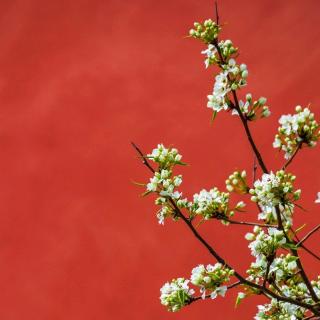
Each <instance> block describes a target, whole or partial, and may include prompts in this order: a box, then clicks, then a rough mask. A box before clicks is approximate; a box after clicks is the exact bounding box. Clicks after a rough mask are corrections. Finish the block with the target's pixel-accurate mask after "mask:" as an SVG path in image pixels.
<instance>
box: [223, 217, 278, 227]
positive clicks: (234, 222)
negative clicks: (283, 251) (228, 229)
mask: <svg viewBox="0 0 320 320" xmlns="http://www.w3.org/2000/svg"><path fill="white" fill-rule="evenodd" d="M221 220H224V221H226V222H229V223H230V224H240V225H244V226H258V227H262V228H276V227H277V226H276V225H274V224H265V223H257V222H247V221H235V220H230V219H221Z"/></svg>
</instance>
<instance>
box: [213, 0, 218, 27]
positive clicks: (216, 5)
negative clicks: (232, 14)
mask: <svg viewBox="0 0 320 320" xmlns="http://www.w3.org/2000/svg"><path fill="white" fill-rule="evenodd" d="M214 6H215V9H216V23H217V25H219V12H218V3H217V1H215V2H214Z"/></svg>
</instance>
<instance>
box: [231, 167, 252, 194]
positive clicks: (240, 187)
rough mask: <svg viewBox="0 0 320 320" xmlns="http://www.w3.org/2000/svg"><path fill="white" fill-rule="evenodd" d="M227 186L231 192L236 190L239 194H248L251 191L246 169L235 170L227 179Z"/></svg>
mask: <svg viewBox="0 0 320 320" xmlns="http://www.w3.org/2000/svg"><path fill="white" fill-rule="evenodd" d="M226 188H227V190H228V191H229V192H236V193H239V194H246V193H248V191H249V187H248V184H247V173H246V171H244V170H243V171H241V172H240V171H235V172H233V173H232V174H231V175H230V176H229V178H228V179H227V180H226Z"/></svg>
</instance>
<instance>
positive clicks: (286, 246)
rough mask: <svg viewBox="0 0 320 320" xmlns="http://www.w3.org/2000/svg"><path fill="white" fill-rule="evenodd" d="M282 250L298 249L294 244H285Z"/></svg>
mask: <svg viewBox="0 0 320 320" xmlns="http://www.w3.org/2000/svg"><path fill="white" fill-rule="evenodd" d="M282 248H286V249H293V250H298V247H297V246H296V245H295V244H293V243H285V244H283V245H282Z"/></svg>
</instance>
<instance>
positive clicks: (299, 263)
mask: <svg viewBox="0 0 320 320" xmlns="http://www.w3.org/2000/svg"><path fill="white" fill-rule="evenodd" d="M275 209H276V214H277V220H278V229H279V230H281V231H282V232H283V234H284V236H285V238H286V240H287V242H288V243H293V244H295V245H296V242H295V241H291V240H290V239H289V237H288V235H287V233H286V230H285V228H284V226H283V223H282V218H281V212H280V208H279V205H277V206H276V207H275ZM290 251H291V253H292V254H293V255H294V256H295V257H297V258H298V259H297V266H298V268H299V269H300V270H301V272H300V273H301V277H302V279H303V281H304V283H305V284H306V286H307V288H308V290H309V293H310V295H311V297H312V299H313V301H315V302H319V298H318V296H317V295H316V293H315V291H314V289H313V287H312V285H311V282H310V280H309V278H308V276H307V274H306V272H305V271H304V268H303V265H302V263H301V260H300V257H299V254H298V251H297V249H290Z"/></svg>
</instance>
